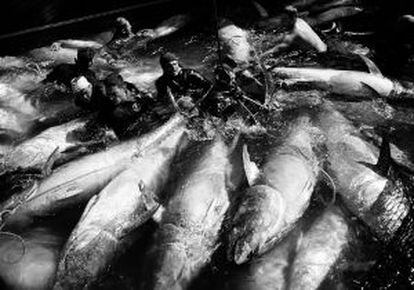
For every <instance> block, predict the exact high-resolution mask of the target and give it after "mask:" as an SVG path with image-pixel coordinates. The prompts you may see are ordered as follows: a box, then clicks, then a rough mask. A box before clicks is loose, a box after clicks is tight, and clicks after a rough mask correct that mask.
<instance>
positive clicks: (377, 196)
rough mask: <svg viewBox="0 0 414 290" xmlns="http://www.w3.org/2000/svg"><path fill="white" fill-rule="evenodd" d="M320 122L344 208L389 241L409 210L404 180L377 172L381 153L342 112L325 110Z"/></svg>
mask: <svg viewBox="0 0 414 290" xmlns="http://www.w3.org/2000/svg"><path fill="white" fill-rule="evenodd" d="M317 118H318V121H317V122H318V123H319V126H320V127H321V129H322V130H323V131H324V132H325V135H326V147H327V149H328V162H329V166H328V172H329V173H330V174H331V175H332V177H333V178H334V181H335V184H336V185H337V189H338V192H339V193H340V194H341V196H342V198H343V200H344V202H345V204H346V205H347V207H348V208H349V209H350V210H351V211H352V212H353V213H354V214H355V215H356V216H358V217H359V218H361V219H362V220H363V221H364V222H365V223H366V224H367V225H368V226H369V227H370V229H371V231H372V232H373V233H374V234H375V235H376V236H377V237H378V238H379V239H381V240H383V241H389V240H390V239H391V238H392V237H393V236H394V234H395V232H396V231H397V230H398V228H399V227H400V226H401V224H402V221H403V219H404V218H405V217H406V216H407V214H408V212H409V210H410V204H409V202H408V199H407V196H406V194H407V193H406V192H405V190H404V186H403V184H402V183H403V182H402V180H401V179H393V178H390V177H391V176H383V175H382V174H380V173H379V172H378V170H375V165H376V163H377V159H378V150H377V149H376V148H375V147H374V146H372V145H370V144H369V143H367V142H366V141H364V140H363V139H362V138H361V136H360V135H359V132H358V131H357V130H356V128H355V127H353V126H352V125H351V123H350V122H349V121H348V120H346V119H345V118H344V117H343V116H342V115H341V114H340V113H339V112H337V111H335V110H334V109H333V108H331V107H329V106H326V107H325V110H323V112H321V113H320V114H319V115H318V117H317Z"/></svg>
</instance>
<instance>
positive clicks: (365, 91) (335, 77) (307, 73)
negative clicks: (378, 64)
mask: <svg viewBox="0 0 414 290" xmlns="http://www.w3.org/2000/svg"><path fill="white" fill-rule="evenodd" d="M272 72H273V73H274V74H275V75H276V77H278V78H281V79H283V80H286V81H287V84H289V83H290V82H291V83H292V84H296V83H299V84H300V83H304V84H311V85H313V86H315V87H317V88H319V89H323V90H328V91H330V92H332V93H335V94H338V95H342V96H348V97H351V98H361V99H367V98H368V99H372V98H375V97H378V96H381V97H385V98H387V97H388V98H392V97H393V96H392V94H393V91H394V90H395V84H394V83H393V82H392V81H391V80H389V79H387V78H385V77H383V76H380V75H375V74H370V73H366V72H359V71H347V70H333V69H319V68H292V67H289V68H288V67H278V68H274V69H273V70H272Z"/></svg>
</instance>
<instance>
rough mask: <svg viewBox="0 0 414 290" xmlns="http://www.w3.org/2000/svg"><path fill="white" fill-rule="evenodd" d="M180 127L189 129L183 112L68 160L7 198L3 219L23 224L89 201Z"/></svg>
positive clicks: (3, 207) (8, 222)
mask: <svg viewBox="0 0 414 290" xmlns="http://www.w3.org/2000/svg"><path fill="white" fill-rule="evenodd" d="M176 130H179V131H180V130H181V131H182V130H185V119H184V117H182V116H180V115H176V116H173V117H172V118H171V119H170V120H169V121H168V122H167V123H165V124H164V125H163V126H161V127H160V128H158V129H156V130H155V131H153V132H151V133H148V134H146V135H144V136H142V137H139V138H134V139H131V140H129V141H126V142H123V143H121V144H119V145H116V146H113V147H110V148H108V149H107V150H105V151H102V152H98V153H95V154H92V155H88V156H85V157H83V158H80V159H77V160H74V161H72V162H69V163H66V164H65V165H63V166H61V167H59V168H58V169H57V170H55V171H54V172H53V173H52V174H51V175H50V176H48V177H47V178H45V179H44V180H42V181H41V182H39V183H38V184H37V185H35V186H34V187H33V188H32V189H30V190H27V191H24V192H22V193H21V194H18V195H14V196H12V197H11V198H10V199H9V200H7V201H6V202H4V203H3V204H2V205H1V209H2V211H3V212H8V213H11V215H8V218H6V220H4V221H3V223H4V222H5V223H6V224H7V225H8V224H10V223H16V225H22V226H23V225H25V224H26V223H27V222H30V218H33V217H36V216H44V215H49V214H52V213H54V212H56V211H58V210H59V209H62V208H65V207H69V206H73V205H77V204H79V203H82V202H86V201H88V199H89V198H91V197H92V196H93V195H94V194H96V193H97V192H99V191H100V190H102V189H103V188H104V187H105V186H106V185H107V184H108V183H109V182H110V181H111V180H112V179H113V178H114V177H115V176H117V175H118V174H119V173H120V172H122V171H124V170H125V169H126V168H128V167H129V166H130V165H131V162H132V161H133V160H134V159H135V158H136V156H140V155H141V154H144V153H145V152H147V151H148V150H149V149H152V148H154V147H156V146H158V145H159V143H160V142H161V141H162V140H163V139H164V138H165V137H167V136H169V135H170V134H172V133H173V132H175V131H176Z"/></svg>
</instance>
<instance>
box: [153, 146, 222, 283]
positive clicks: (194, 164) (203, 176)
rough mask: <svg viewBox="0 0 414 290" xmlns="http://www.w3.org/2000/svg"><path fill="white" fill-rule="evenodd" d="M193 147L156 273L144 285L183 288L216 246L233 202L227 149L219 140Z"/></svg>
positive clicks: (158, 249) (168, 215) (166, 220)
mask: <svg viewBox="0 0 414 290" xmlns="http://www.w3.org/2000/svg"><path fill="white" fill-rule="evenodd" d="M192 149H193V150H192V151H191V153H190V155H189V157H188V159H187V162H185V165H184V167H186V169H185V170H184V172H183V173H182V174H180V176H179V180H178V183H177V186H176V187H175V192H174V193H173V196H172V197H171V199H170V200H169V202H168V204H167V206H166V209H165V212H164V213H163V216H162V220H161V225H160V228H159V230H158V233H157V238H156V242H155V243H156V245H155V248H154V254H155V258H154V261H155V266H154V272H153V273H152V275H151V278H150V283H149V284H150V285H149V286H147V287H145V288H146V289H185V288H186V287H187V286H188V284H189V283H190V282H191V281H192V279H194V278H195V277H196V275H197V274H198V273H199V271H200V270H201V268H202V267H203V266H205V265H206V264H207V263H208V261H209V260H210V257H211V255H212V253H213V252H214V250H215V248H216V246H217V240H218V235H219V230H220V227H221V224H222V221H223V219H224V215H225V212H226V210H227V208H228V206H229V197H228V194H227V189H226V167H227V165H228V148H227V146H226V145H225V144H224V143H223V141H222V140H221V138H216V139H215V140H214V141H212V142H211V143H210V144H203V145H202V148H200V147H198V146H195V147H194V148H192Z"/></svg>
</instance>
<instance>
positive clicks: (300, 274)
mask: <svg viewBox="0 0 414 290" xmlns="http://www.w3.org/2000/svg"><path fill="white" fill-rule="evenodd" d="M349 242H350V227H349V225H348V222H347V220H346V218H345V216H344V214H343V213H342V212H341V210H340V209H339V208H337V207H334V206H331V207H329V208H327V209H326V210H325V211H324V212H323V213H322V215H321V216H319V217H318V218H317V219H316V220H315V221H314V222H313V224H312V225H311V227H310V228H309V230H308V231H307V232H306V233H305V234H304V235H303V236H302V237H301V238H300V239H299V241H298V246H297V250H296V255H295V258H294V261H293V263H292V265H291V268H290V275H289V284H288V287H287V289H289V290H299V289H306V290H312V289H318V288H319V286H320V284H321V283H322V282H323V281H324V280H325V278H326V276H327V275H328V273H329V272H330V271H331V270H332V268H333V266H334V265H335V263H336V262H337V261H338V259H339V258H340V257H341V255H343V253H344V250H345V249H346V248H347V246H348V245H349Z"/></svg>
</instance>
